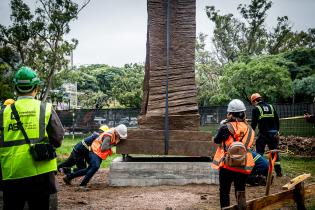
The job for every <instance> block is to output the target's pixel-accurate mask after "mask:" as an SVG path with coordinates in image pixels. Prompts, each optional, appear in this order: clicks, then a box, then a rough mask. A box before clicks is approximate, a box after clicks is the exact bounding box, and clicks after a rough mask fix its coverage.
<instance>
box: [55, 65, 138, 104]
mask: <svg viewBox="0 0 315 210" xmlns="http://www.w3.org/2000/svg"><path fill="white" fill-rule="evenodd" d="M143 77H144V66H143V65H139V64H130V65H125V66H124V67H121V68H118V67H111V66H108V65H89V66H80V67H79V68H74V69H72V70H64V71H61V73H60V74H58V77H57V78H58V80H59V83H60V84H62V83H69V82H70V83H74V82H76V83H77V87H78V94H79V95H78V101H79V104H80V106H81V107H82V108H88V109H91V108H94V109H101V108H105V107H109V106H110V105H112V104H113V103H114V104H115V107H119V106H125V107H140V104H141V100H142V84H143Z"/></svg>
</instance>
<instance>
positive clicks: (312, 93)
mask: <svg viewBox="0 0 315 210" xmlns="http://www.w3.org/2000/svg"><path fill="white" fill-rule="evenodd" d="M293 93H294V94H295V95H296V96H297V97H300V98H303V101H313V100H314V99H315V74H313V75H311V76H309V77H304V78H303V79H296V80H294V82H293Z"/></svg>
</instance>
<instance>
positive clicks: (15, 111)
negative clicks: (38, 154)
mask: <svg viewBox="0 0 315 210" xmlns="http://www.w3.org/2000/svg"><path fill="white" fill-rule="evenodd" d="M11 110H12V114H13V115H14V118H15V120H16V122H17V126H18V127H19V129H20V130H21V132H22V134H23V136H24V138H25V141H26V143H28V144H31V142H30V139H29V138H28V136H27V134H26V132H25V129H24V127H23V123H22V122H21V120H20V116H19V113H18V112H17V110H16V108H15V104H12V105H11Z"/></svg>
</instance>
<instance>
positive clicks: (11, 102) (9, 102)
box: [2, 98, 15, 108]
mask: <svg viewBox="0 0 315 210" xmlns="http://www.w3.org/2000/svg"><path fill="white" fill-rule="evenodd" d="M14 102H15V100H14V99H12V98H8V99H7V100H5V101H4V103H3V105H2V108H5V107H6V106H9V105H11V104H13V103H14Z"/></svg>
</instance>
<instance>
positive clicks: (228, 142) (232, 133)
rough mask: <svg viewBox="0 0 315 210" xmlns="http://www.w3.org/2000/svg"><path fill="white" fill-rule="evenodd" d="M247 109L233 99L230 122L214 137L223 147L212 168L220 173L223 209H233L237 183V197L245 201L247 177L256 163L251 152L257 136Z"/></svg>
mask: <svg viewBox="0 0 315 210" xmlns="http://www.w3.org/2000/svg"><path fill="white" fill-rule="evenodd" d="M245 111H246V107H245V105H244V103H243V102H242V101H241V100H239V99H233V100H232V101H231V102H230V103H229V105H228V109H227V112H228V114H227V120H225V121H223V122H222V123H221V125H220V127H219V129H218V132H217V134H216V135H215V137H214V142H215V143H216V144H219V147H218V148H217V151H216V153H215V156H214V158H213V162H212V168H214V169H217V170H219V183H220V204H221V208H223V207H226V206H229V205H230V190H231V185H232V182H234V187H235V195H236V196H242V197H244V198H245V185H246V179H247V176H248V175H249V174H250V173H251V171H252V169H253V167H254V165H255V163H254V160H253V156H252V154H251V152H250V148H251V147H252V144H253V141H254V136H255V132H254V130H253V129H252V128H251V126H250V125H248V124H247V122H246V114H245Z"/></svg>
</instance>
